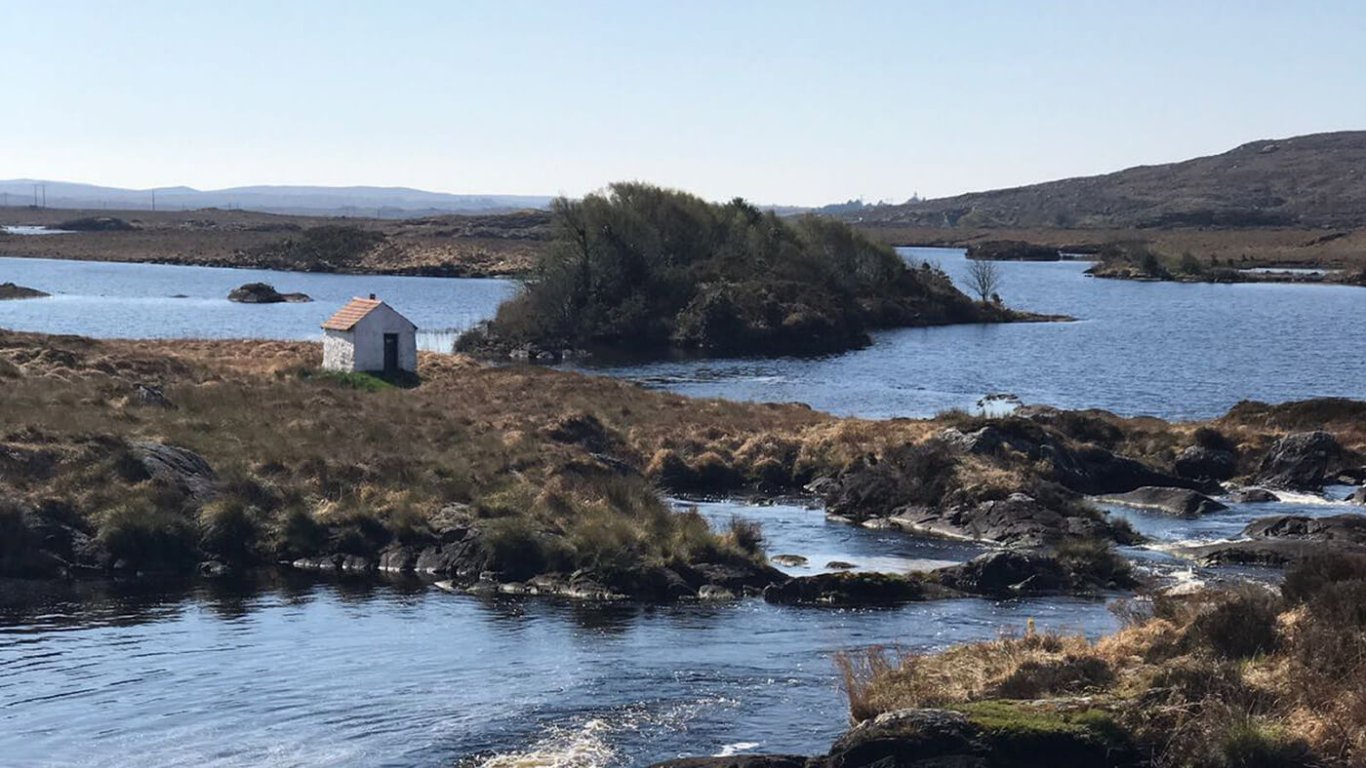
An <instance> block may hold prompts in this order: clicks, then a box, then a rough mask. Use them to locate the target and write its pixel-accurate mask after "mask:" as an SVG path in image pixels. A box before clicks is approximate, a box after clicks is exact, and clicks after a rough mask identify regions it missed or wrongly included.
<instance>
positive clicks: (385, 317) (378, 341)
mask: <svg viewBox="0 0 1366 768" xmlns="http://www.w3.org/2000/svg"><path fill="white" fill-rule="evenodd" d="M323 368H325V369H327V370H329V371H345V372H348V373H354V372H360V371H365V372H373V373H391V374H392V373H398V372H399V371H407V372H409V373H416V372H417V326H416V325H414V324H413V322H412V321H411V320H409V319H408V318H406V317H404V316H403V315H400V314H399V313H398V312H395V311H394V308H393V307H391V306H389V305H388V304H385V303H384V302H382V301H379V300H377V299H376V298H375V294H373V293H372V294H370V298H368V299H352V300H351V301H350V302H348V303H347V305H346V306H344V307H342V308H341V309H339V310H337V314H335V315H333V316H332V317H330V318H328V320H327V322H325V323H323Z"/></svg>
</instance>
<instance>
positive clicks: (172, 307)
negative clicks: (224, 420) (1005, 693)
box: [0, 248, 1366, 418]
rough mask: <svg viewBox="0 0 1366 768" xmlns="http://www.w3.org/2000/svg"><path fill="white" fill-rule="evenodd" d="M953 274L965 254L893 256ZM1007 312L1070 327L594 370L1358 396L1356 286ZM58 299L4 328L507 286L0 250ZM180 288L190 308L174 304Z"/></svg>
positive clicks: (234, 330)
mask: <svg viewBox="0 0 1366 768" xmlns="http://www.w3.org/2000/svg"><path fill="white" fill-rule="evenodd" d="M902 253H903V254H905V255H906V256H907V258H911V259H916V260H929V261H933V262H935V263H938V264H940V265H942V266H943V267H944V269H945V270H946V271H948V273H949V274H950V275H952V276H954V278H955V279H958V280H961V279H962V275H963V273H964V272H965V270H966V267H967V261H966V259H964V258H963V255H962V251H959V250H953V249H942V248H911V249H902ZM999 266H1000V270H1001V273H1002V275H1003V280H1004V282H1003V285H1002V287H1001V291H1000V292H1001V294H1002V296H1003V297H1004V298H1005V300H1006V302H1007V303H1009V304H1011V305H1012V306H1016V307H1020V308H1023V309H1029V310H1033V311H1036V312H1044V313H1054V314H1067V315H1071V316H1073V317H1076V318H1078V322H1075V323H1042V324H1034V323H1030V324H1012V325H972V326H952V327H947V328H927V329H903V330H895V331H884V332H880V333H878V334H876V335H875V337H874V342H873V344H872V346H870V347H868V348H866V349H862V350H857V351H854V352H850V353H846V354H842V355H831V356H826V357H818V358H806V359H792V358H780V359H740V360H705V361H699V360H691V361H669V362H656V363H649V364H644V365H614V366H604V365H600V364H590V365H589V366H587V367H588V368H589V369H590V370H593V371H596V372H600V373H604V374H608V375H613V376H622V377H626V378H630V379H633V380H637V381H640V382H642V383H644V384H646V385H647V386H653V387H662V388H667V389H670V390H673V391H676V392H680V393H683V394H687V395H696V396H706V397H725V398H730V399H738V400H755V401H769V402H789V401H795V402H804V403H807V404H809V405H811V406H813V407H815V408H818V409H821V410H826V411H830V412H833V413H837V414H842V415H860V416H868V417H891V416H928V415H933V414H935V413H938V412H940V411H944V410H947V409H950V408H969V409H970V408H972V407H973V406H974V405H975V404H976V402H977V401H978V400H979V399H980V398H982V397H983V396H984V395H987V394H993V393H1003V392H1004V393H1012V394H1015V395H1018V396H1019V397H1020V398H1021V399H1022V400H1023V401H1024V402H1026V403H1042V404H1048V405H1056V406H1060V407H1068V408H1090V407H1097V408H1106V409H1109V410H1113V411H1115V412H1117V413H1121V414H1126V415H1136V414H1150V415H1155V416H1161V417H1164V418H1206V417H1211V416H1215V415H1218V414H1220V413H1223V412H1224V411H1226V410H1227V409H1228V407H1229V406H1231V405H1233V404H1234V403H1236V402H1237V401H1238V400H1241V399H1258V400H1266V401H1271V402H1281V401H1285V400H1294V399H1301V398H1306V397H1314V396H1322V395H1338V396H1345V397H1357V398H1360V397H1366V357H1363V356H1362V355H1361V354H1359V349H1358V348H1357V345H1356V344H1355V341H1356V338H1357V337H1358V336H1359V335H1360V332H1361V331H1362V329H1363V328H1366V290H1363V289H1361V288H1355V287H1349V286H1330V285H1304V284H1236V285H1212V284H1198V283H1196V284H1187V283H1146V282H1130V281H1121V280H1097V279H1093V278H1089V277H1086V276H1085V275H1084V274H1083V273H1084V272H1085V270H1086V268H1087V266H1088V264H1087V263H1085V262H1077V261H1062V262H1044V263H1012V262H1002V263H1000V264H999ZM258 280H259V281H264V282H268V283H272V284H274V285H275V287H276V288H278V289H280V290H281V291H303V292H305V293H308V294H310V295H311V296H313V298H314V299H316V300H317V301H315V302H314V303H311V304H276V305H241V304H233V303H231V302H228V301H227V300H226V299H225V297H226V296H227V293H228V291H229V290H231V289H232V288H235V287H236V286H238V285H241V284H242V283H245V282H253V281H258ZM5 281H13V282H17V283H19V284H20V285H27V286H30V287H33V288H38V289H40V290H44V291H47V292H49V293H52V294H55V295H54V296H53V297H52V298H50V299H37V300H28V301H9V302H0V327H6V328H14V329H19V330H33V331H47V332H55V333H80V334H87V335H92V336H100V337H138V338H146V337H210V338H224V337H259V338H283V339H312V338H318V335H319V330H318V325H319V324H320V323H321V322H322V321H323V320H324V319H325V318H326V317H327V316H328V315H329V314H330V313H331V312H332V311H333V310H334V309H336V307H337V306H339V305H340V304H341V303H343V302H344V301H346V300H348V299H350V298H351V297H352V296H357V295H360V296H363V295H366V294H368V293H376V294H378V295H379V296H380V297H381V298H384V299H386V300H388V301H389V302H390V303H392V304H393V305H394V306H395V307H396V308H398V309H399V310H400V311H402V312H404V313H405V314H407V315H408V316H409V317H410V318H412V319H413V321H414V322H416V323H417V324H418V326H419V327H421V328H422V329H424V335H423V336H422V338H421V342H422V344H423V346H424V347H425V348H429V349H447V348H449V343H450V341H451V340H452V339H453V337H454V333H451V332H446V333H442V332H441V331H442V330H443V329H452V328H456V329H459V328H467V327H469V326H470V325H473V324H474V323H475V322H477V321H478V320H481V319H484V318H487V317H489V316H491V315H492V313H493V311H494V309H495V308H496V307H497V305H498V303H499V302H500V301H502V300H503V299H504V298H506V297H507V296H509V295H511V294H512V292H513V291H514V290H515V289H516V288H515V283H513V282H511V281H508V280H470V279H449V278H423V277H373V276H357V275H319V274H305V273H296V272H270V271H264V270H236V269H215V268H207V267H178V266H164V265H149V264H110V263H95V262H76V261H52V260H43V259H13V258H0V282H5ZM176 295H184V296H186V297H187V298H171V297H172V296H176Z"/></svg>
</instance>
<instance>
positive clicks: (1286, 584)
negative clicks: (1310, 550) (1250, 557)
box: [1281, 553, 1366, 603]
mask: <svg viewBox="0 0 1366 768" xmlns="http://www.w3.org/2000/svg"><path fill="white" fill-rule="evenodd" d="M1359 580H1366V556H1364V555H1357V554H1348V553H1332V554H1323V555H1316V556H1313V557H1308V558H1304V559H1303V560H1299V561H1297V562H1295V563H1294V564H1293V565H1291V566H1290V568H1288V569H1286V572H1285V580H1284V581H1283V582H1282V583H1281V594H1282V595H1283V596H1284V597H1285V599H1286V600H1288V601H1290V602H1291V603H1304V602H1307V601H1309V600H1312V599H1313V598H1314V597H1315V596H1317V595H1320V594H1322V593H1323V592H1324V590H1325V589H1326V588H1327V587H1328V586H1329V585H1333V584H1338V583H1340V582H1345V581H1359Z"/></svg>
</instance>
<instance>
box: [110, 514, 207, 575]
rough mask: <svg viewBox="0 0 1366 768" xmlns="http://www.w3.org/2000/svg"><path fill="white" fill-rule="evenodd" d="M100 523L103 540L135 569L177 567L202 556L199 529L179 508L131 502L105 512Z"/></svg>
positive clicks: (115, 556) (182, 566)
mask: <svg viewBox="0 0 1366 768" xmlns="http://www.w3.org/2000/svg"><path fill="white" fill-rule="evenodd" d="M97 526H98V527H97V532H96V538H98V539H99V541H100V543H102V544H103V545H104V546H105V548H106V549H108V550H109V553H110V554H111V555H113V556H114V558H115V559H118V560H123V561H125V562H126V563H128V564H129V565H130V566H132V567H134V568H138V569H151V570H161V569H172V570H174V569H179V568H184V567H186V566H187V565H190V564H193V563H194V562H195V561H197V560H198V559H199V555H198V550H197V548H196V546H195V542H196V541H197V540H198V533H199V532H198V530H196V527H195V525H194V524H193V522H192V521H191V520H190V518H189V517H187V516H186V515H185V514H183V513H181V512H179V511H174V510H169V509H164V508H159V507H156V506H153V505H150V504H138V503H128V504H123V505H120V506H117V507H114V508H113V509H109V510H107V511H105V512H104V513H102V514H101V515H100V516H99V519H98V523H97Z"/></svg>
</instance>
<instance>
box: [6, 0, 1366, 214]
mask: <svg viewBox="0 0 1366 768" xmlns="http://www.w3.org/2000/svg"><path fill="white" fill-rule="evenodd" d="M0 35H2V37H0V40H3V44H2V45H0V50H3V57H2V58H3V64H2V65H0V99H3V102H0V103H2V104H3V107H0V109H3V114H0V118H2V119H0V178H14V177H21V176H29V177H43V178H52V179H61V180H71V181H88V182H93V183H100V184H110V185H118V186H131V187H148V186H161V185H171V184H188V185H191V186H196V187H201V188H213V187H223V186H235V185H243V184H258V183H276V184H338V185H340V184H378V185H403V186H413V187H421V188H426V189H433V190H439V191H447V192H470V193H474V192H479V193H524V194H540V193H547V194H553V193H566V194H571V195H577V194H581V193H583V192H585V191H588V190H591V189H595V188H598V187H601V186H602V185H604V184H606V183H608V182H610V181H614V180H619V179H643V180H648V181H654V182H658V183H661V184H666V185H669V186H676V187H681V188H684V189H688V190H691V191H694V192H697V193H699V194H702V195H704V196H706V197H709V198H713V199H723V198H729V197H732V196H735V195H742V196H745V197H748V198H750V199H753V200H756V201H759V202H766V203H798V204H816V203H823V202H831V201H836V200H844V199H847V198H850V197H857V196H862V197H865V198H867V199H869V200H875V199H882V198H886V199H891V200H902V199H904V198H906V197H909V196H910V195H911V194H912V193H913V192H916V191H919V192H920V193H921V194H922V195H928V196H942V195H947V194H954V193H958V192H964V191H971V190H979V189H989V188H994V187H1001V186H1010V185H1016V184H1023V183H1029V182H1034V181H1042V180H1046V179H1051V178H1059V177H1064V176H1072V175H1078V174H1090V173H1099V172H1105V171H1110V170H1117V169H1119V168H1123V167H1127V166H1131V165H1136V164H1143V163H1155V162H1164V161H1167V160H1175V159H1182V158H1186V157H1189V156H1193V155H1198V154H1209V153H1214V152H1220V151H1223V150H1225V149H1229V148H1231V147H1233V146H1235V145H1237V144H1240V143H1242V142H1245V141H1250V140H1253V139H1258V138H1273V137H1283V136H1288V135H1294V134H1301V133H1311V132H1317V131H1328V130H1341V129H1352V128H1366V42H1363V41H1366V3H1363V2H1360V1H1359V0H1358V1H1356V2H1304V3H1291V2H1283V3H1267V2H1255V1H1253V0H1247V1H1245V2H1214V1H1212V0H1211V1H1207V2H1202V1H1201V0H1186V1H1185V2H1165V1H1161V0H1148V1H1147V2H1081V0H1077V1H1076V2H1024V1H1023V0H1021V1H1019V2H1009V1H1005V0H1003V1H1002V2H949V1H948V0H943V1H942V2H924V3H914V2H872V1H871V0H870V1H868V2H857V1H846V2H769V3H761V2H736V1H734V0H732V1H731V2H697V1H695V0H690V1H689V2H682V1H681V0H680V2H673V3H664V2H661V1H659V0H653V1H649V2H646V1H643V0H637V1H636V2H588V1H585V2H573V3H571V2H548V1H547V2H511V1H508V0H504V1H503V2H474V1H473V0H458V1H457V0H450V1H449V2H383V3H381V2H370V3H361V2H303V1H302V0H300V1H296V2H286V1H285V0H273V1H271V2H238V1H228V0H223V1H221V2H212V3H208V2H190V1H189V0H182V1H181V2H136V1H135V0H123V1H121V2H99V3H95V2H63V1H62V0H46V1H44V0H23V1H22V2H18V1H15V0H0Z"/></svg>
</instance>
